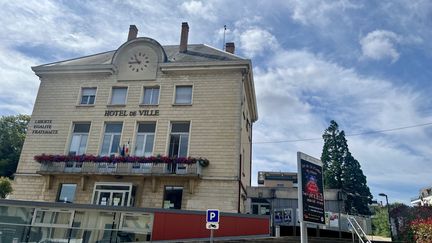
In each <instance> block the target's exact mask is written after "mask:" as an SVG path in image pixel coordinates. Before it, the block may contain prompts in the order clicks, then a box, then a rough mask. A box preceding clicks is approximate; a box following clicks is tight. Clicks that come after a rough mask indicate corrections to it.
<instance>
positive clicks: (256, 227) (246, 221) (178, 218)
mask: <svg viewBox="0 0 432 243" xmlns="http://www.w3.org/2000/svg"><path fill="white" fill-rule="evenodd" d="M269 227H270V219H269V218H262V217H256V216H254V215H247V214H238V215H235V216H234V215H224V214H221V216H220V220H219V229H218V230H214V237H227V236H252V235H269ZM209 236H210V230H208V229H206V214H205V212H203V213H202V214H196V213H187V212H184V211H183V212H176V213H170V212H155V213H154V221H153V233H152V240H177V239H192V238H208V237H209Z"/></svg>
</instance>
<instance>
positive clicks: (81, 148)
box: [69, 123, 90, 155]
mask: <svg viewBox="0 0 432 243" xmlns="http://www.w3.org/2000/svg"><path fill="white" fill-rule="evenodd" d="M89 131H90V123H74V125H73V133H72V140H71V143H70V147H69V155H82V154H84V153H85V151H86V147H87V139H88V134H89Z"/></svg>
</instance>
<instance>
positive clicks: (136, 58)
mask: <svg viewBox="0 0 432 243" xmlns="http://www.w3.org/2000/svg"><path fill="white" fill-rule="evenodd" d="M134 57H135V61H136V62H137V63H138V64H140V63H141V61H140V60H138V57H137V56H136V54H134Z"/></svg>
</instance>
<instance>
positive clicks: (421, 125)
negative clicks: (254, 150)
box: [252, 122, 432, 144]
mask: <svg viewBox="0 0 432 243" xmlns="http://www.w3.org/2000/svg"><path fill="white" fill-rule="evenodd" d="M430 125H432V122H428V123H423V124H415V125H411V126H405V127H396V128H389V129H383V130H376V131H369V132H361V133H353V134H345V137H354V136H362V135H369V134H376V133H386V132H393V131H398V130H404V129H409V128H416V127H425V126H430ZM314 140H322V137H321V138H302V139H291V140H281V141H265V142H253V143H252V144H266V143H295V142H305V141H314Z"/></svg>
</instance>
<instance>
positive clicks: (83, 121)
mask: <svg viewBox="0 0 432 243" xmlns="http://www.w3.org/2000/svg"><path fill="white" fill-rule="evenodd" d="M137 34H138V29H137V28H136V27H135V26H134V25H131V26H130V30H129V35H128V38H127V41H126V42H125V43H124V44H122V45H121V46H120V47H119V48H118V49H116V50H113V51H107V52H104V53H98V54H95V55H90V56H85V57H79V58H75V59H71V60H65V61H59V62H55V63H50V64H45V65H40V66H36V67H33V68H32V69H33V71H34V72H35V74H36V75H37V76H38V77H39V79H40V87H39V91H38V94H37V98H36V101H35V104H34V109H33V113H32V116H31V121H30V123H29V127H28V131H27V136H26V139H25V142H24V146H23V149H22V153H21V157H20V161H19V164H18V168H17V171H16V174H15V179H14V184H13V187H14V193H13V195H12V197H11V198H12V199H18V200H28V201H44V202H65V203H75V204H94V205H105V206H123V207H145V208H165V209H183V210H205V209H208V208H217V209H220V210H221V211H222V212H231V213H239V212H246V208H245V207H246V203H245V202H246V199H247V195H246V193H247V192H246V188H247V187H248V186H250V185H251V154H252V146H251V144H252V127H253V126H252V124H253V123H254V122H255V121H256V120H257V118H258V115H257V105H256V97H255V91H254V82H253V73H252V64H251V61H250V60H249V59H244V58H241V57H239V56H237V55H235V54H234V51H235V50H234V49H235V47H234V43H226V48H225V50H219V49H216V48H213V47H210V46H208V45H205V44H189V43H188V34H189V26H188V24H187V23H183V24H182V28H181V37H180V44H179V45H164V46H163V45H161V44H159V42H157V41H156V40H154V39H151V38H147V37H138V36H137Z"/></svg>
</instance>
